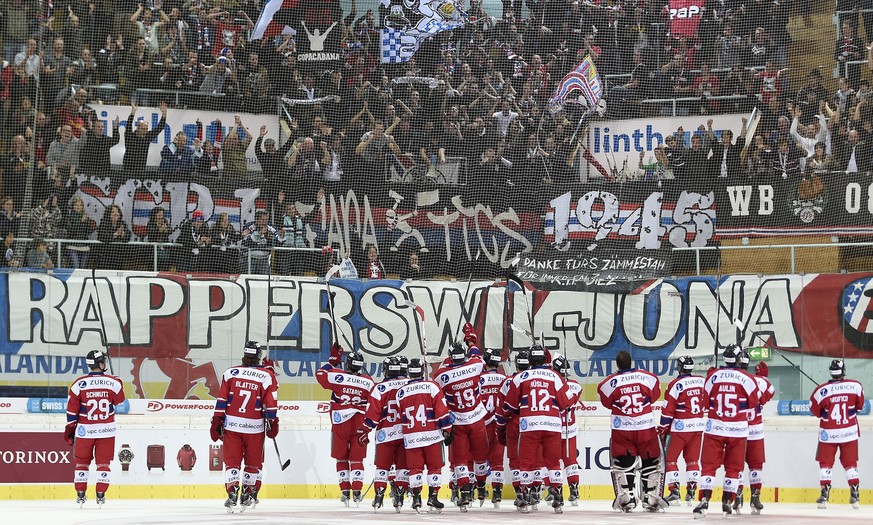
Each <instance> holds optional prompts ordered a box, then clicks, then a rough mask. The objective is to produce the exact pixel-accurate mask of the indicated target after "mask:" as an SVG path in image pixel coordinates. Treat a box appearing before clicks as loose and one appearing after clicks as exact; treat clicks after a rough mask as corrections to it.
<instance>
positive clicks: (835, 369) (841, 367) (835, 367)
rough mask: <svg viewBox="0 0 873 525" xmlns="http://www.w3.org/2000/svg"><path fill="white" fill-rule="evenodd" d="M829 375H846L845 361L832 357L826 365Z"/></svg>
mask: <svg viewBox="0 0 873 525" xmlns="http://www.w3.org/2000/svg"><path fill="white" fill-rule="evenodd" d="M828 372H830V373H831V377H843V376H844V375H846V362H845V361H843V360H842V359H834V360H833V361H831V366H829V367H828Z"/></svg>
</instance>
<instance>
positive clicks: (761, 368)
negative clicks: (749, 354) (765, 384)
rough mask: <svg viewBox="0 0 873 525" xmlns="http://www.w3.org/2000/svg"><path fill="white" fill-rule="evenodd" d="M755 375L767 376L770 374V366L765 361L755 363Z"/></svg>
mask: <svg viewBox="0 0 873 525" xmlns="http://www.w3.org/2000/svg"><path fill="white" fill-rule="evenodd" d="M755 375H756V376H758V377H767V376H769V375H770V367H769V366H767V363H765V362H764V361H758V364H757V365H755Z"/></svg>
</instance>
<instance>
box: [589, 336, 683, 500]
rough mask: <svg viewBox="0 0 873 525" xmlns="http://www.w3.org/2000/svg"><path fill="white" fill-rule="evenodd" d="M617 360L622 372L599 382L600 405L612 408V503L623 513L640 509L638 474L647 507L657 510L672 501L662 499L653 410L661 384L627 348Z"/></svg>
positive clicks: (660, 472)
mask: <svg viewBox="0 0 873 525" xmlns="http://www.w3.org/2000/svg"><path fill="white" fill-rule="evenodd" d="M615 363H616V365H617V367H618V372H616V373H614V374H612V375H610V376H608V377H607V378H606V379H604V380H603V381H602V382H601V383H600V384H599V385H598V386H597V392H598V394H599V395H600V402H601V404H603V406H604V407H606V408H608V409H609V410H610V411H612V416H611V417H612V435H611V437H610V452H611V453H612V468H611V470H610V474H611V476H612V485H613V489H614V490H615V501H614V502H613V504H612V507H613V509H616V510H620V511H622V512H630V511H632V510H633V509H634V508H636V505H637V501H636V495H635V494H636V486H635V481H636V478H637V477H639V478H640V481H641V484H640V488H641V489H642V496H643V499H644V502H643V503H644V504H645V506H646V510H648V511H650V512H656V511H658V510H660V509H663V508H664V507H666V506H668V505H669V504H668V503H667V502H666V501H665V500H664V498H663V491H664V487H663V486H662V480H663V478H662V477H661V475H662V471H661V446H660V443H659V441H658V433H657V430H656V429H655V416H654V414H653V413H652V403H653V402H654V401H656V400H657V399H658V398H659V397H660V396H661V385H660V383H659V382H658V377H657V376H655V375H654V374H652V373H651V372H647V371H645V370H637V369H635V368H632V360H631V355H630V354H629V353H628V352H625V351H621V352H619V353H618V355H617V356H616V358H615ZM637 470H639V472H638V473H637Z"/></svg>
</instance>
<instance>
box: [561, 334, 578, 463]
mask: <svg viewBox="0 0 873 525" xmlns="http://www.w3.org/2000/svg"><path fill="white" fill-rule="evenodd" d="M561 339H562V340H563V345H564V359H566V360H567V366H569V365H570V359H569V358H567V332H566V331H564V318H563V317H562V318H561ZM567 374H569V370H568V371H565V372H564V381H567ZM577 402H578V401H577ZM564 457H565V458H569V457H570V409H569V408H568V409H567V411H566V412H564Z"/></svg>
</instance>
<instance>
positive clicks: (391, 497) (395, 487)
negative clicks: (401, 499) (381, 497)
mask: <svg viewBox="0 0 873 525" xmlns="http://www.w3.org/2000/svg"><path fill="white" fill-rule="evenodd" d="M388 483H389V485H390V486H391V490H390V491H389V492H388V498H390V499H394V491H395V490H397V486H396V485H395V484H394V482H393V481H390V482H388Z"/></svg>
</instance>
